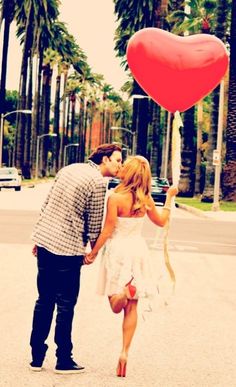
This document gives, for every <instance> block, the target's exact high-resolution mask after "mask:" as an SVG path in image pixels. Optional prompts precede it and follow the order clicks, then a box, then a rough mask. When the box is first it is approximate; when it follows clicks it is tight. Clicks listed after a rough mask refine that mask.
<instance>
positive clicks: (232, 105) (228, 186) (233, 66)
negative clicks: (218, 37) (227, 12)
mask: <svg viewBox="0 0 236 387" xmlns="http://www.w3.org/2000/svg"><path fill="white" fill-rule="evenodd" d="M235 117H236V2H235V1H232V13H231V29H230V74H229V99H228V115H227V126H226V164H225V166H224V169H223V197H224V200H228V201H236V179H235V176H236V149H235V148H236V147H235V144H236V119H235Z"/></svg>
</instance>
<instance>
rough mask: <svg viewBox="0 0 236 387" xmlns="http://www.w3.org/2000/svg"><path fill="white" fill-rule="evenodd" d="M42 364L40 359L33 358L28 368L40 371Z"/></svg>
mask: <svg viewBox="0 0 236 387" xmlns="http://www.w3.org/2000/svg"><path fill="white" fill-rule="evenodd" d="M42 366H43V362H42V361H36V360H33V361H32V362H31V363H30V365H29V368H30V370H31V371H34V372H40V371H42Z"/></svg>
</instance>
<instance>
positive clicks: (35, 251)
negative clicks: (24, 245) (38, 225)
mask: <svg viewBox="0 0 236 387" xmlns="http://www.w3.org/2000/svg"><path fill="white" fill-rule="evenodd" d="M32 254H33V255H34V256H35V257H37V246H36V245H34V247H33V249H32Z"/></svg>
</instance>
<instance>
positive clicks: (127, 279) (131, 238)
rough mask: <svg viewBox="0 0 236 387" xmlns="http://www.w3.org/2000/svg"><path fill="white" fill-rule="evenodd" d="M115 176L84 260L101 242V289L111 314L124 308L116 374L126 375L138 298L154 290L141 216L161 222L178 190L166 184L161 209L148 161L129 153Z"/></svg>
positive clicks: (88, 259)
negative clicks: (117, 179) (102, 218)
mask: <svg viewBox="0 0 236 387" xmlns="http://www.w3.org/2000/svg"><path fill="white" fill-rule="evenodd" d="M119 177H120V178H121V183H120V184H119V185H118V186H117V187H116V189H115V190H114V191H113V193H112V194H111V195H110V196H109V198H108V201H107V214H106V219H105V223H104V227H103V230H102V232H101V234H100V235H99V237H98V239H97V242H96V244H95V245H94V247H93V249H92V251H91V252H90V253H89V254H87V255H86V257H85V260H84V263H85V264H90V263H92V262H93V261H94V259H95V258H96V255H97V253H98V251H99V250H100V249H101V247H102V246H103V245H104V244H105V246H104V249H103V253H102V260H101V266H102V271H103V276H102V277H101V278H102V281H101V282H102V284H101V285H102V286H101V293H102V294H106V295H108V299H109V302H110V306H111V309H112V311H113V312H114V313H120V312H121V311H122V310H124V319H123V346H122V350H121V354H120V357H119V361H118V365H117V370H116V374H117V376H121V377H125V376H126V364H127V358H128V351H129V348H130V344H131V341H132V338H133V335H134V332H135V329H136V325H137V304H138V299H139V298H141V297H148V296H151V295H153V286H152V280H151V270H150V267H149V259H148V255H149V252H148V248H147V245H146V242H145V240H144V238H143V237H142V236H141V230H142V226H143V220H144V216H145V215H147V216H148V217H149V219H150V220H151V221H152V222H153V223H154V224H155V225H157V226H160V227H163V226H164V225H165V224H166V222H167V220H168V218H169V214H170V209H171V199H172V197H174V196H175V195H176V194H177V192H178V191H177V188H174V187H170V188H169V190H168V192H167V196H166V202H165V205H164V207H163V209H162V211H161V212H159V211H158V210H157V209H156V207H155V203H154V201H153V199H152V197H151V193H150V192H151V170H150V166H149V163H148V161H147V160H146V159H145V158H144V157H142V156H133V157H130V158H128V159H127V160H126V162H125V163H124V166H123V167H122V169H121V171H120V176H119Z"/></svg>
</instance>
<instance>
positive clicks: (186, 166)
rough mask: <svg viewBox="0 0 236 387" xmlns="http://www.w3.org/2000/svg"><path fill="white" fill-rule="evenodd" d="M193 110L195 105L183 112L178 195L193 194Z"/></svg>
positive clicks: (194, 155) (194, 156)
mask: <svg viewBox="0 0 236 387" xmlns="http://www.w3.org/2000/svg"><path fill="white" fill-rule="evenodd" d="M194 112H195V107H194V106H193V107H191V108H190V109H188V110H186V111H185V113H184V127H183V135H182V152H181V176H180V182H179V190H180V195H181V196H185V197H192V196H193V195H194V185H195V165H196V145H195V144H196V141H195V139H196V130H195V127H194Z"/></svg>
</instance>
